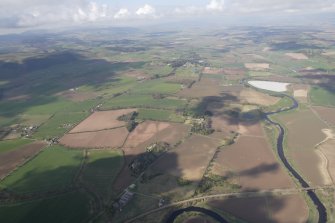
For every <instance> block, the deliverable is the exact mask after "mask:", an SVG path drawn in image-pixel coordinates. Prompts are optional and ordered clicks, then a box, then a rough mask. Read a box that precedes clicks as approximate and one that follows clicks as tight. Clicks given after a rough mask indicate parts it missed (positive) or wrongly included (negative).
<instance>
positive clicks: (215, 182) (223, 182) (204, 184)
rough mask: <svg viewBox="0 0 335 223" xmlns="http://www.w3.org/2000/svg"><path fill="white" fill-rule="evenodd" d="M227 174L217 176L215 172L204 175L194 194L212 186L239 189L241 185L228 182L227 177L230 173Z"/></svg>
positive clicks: (203, 191) (230, 175) (205, 190)
mask: <svg viewBox="0 0 335 223" xmlns="http://www.w3.org/2000/svg"><path fill="white" fill-rule="evenodd" d="M228 175H229V176H219V175H215V174H209V175H207V176H204V177H203V178H202V180H201V182H200V183H199V186H198V188H197V189H196V194H202V193H205V192H207V191H209V190H210V189H212V188H213V187H220V186H221V187H230V188H232V189H234V190H235V189H239V188H240V187H241V186H239V185H237V184H231V183H229V182H228V179H229V178H230V177H232V173H230V174H228Z"/></svg>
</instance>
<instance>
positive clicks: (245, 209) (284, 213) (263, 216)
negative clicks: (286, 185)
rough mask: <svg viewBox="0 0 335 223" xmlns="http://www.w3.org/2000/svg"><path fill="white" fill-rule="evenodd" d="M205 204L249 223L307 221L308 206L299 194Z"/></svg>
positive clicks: (217, 201)
mask: <svg viewBox="0 0 335 223" xmlns="http://www.w3.org/2000/svg"><path fill="white" fill-rule="evenodd" d="M207 204H208V205H209V206H210V207H212V208H214V209H215V210H221V211H225V212H228V213H229V214H232V215H233V216H236V217H238V218H240V219H242V220H245V221H247V222H251V223H259V222H269V223H270V222H271V223H286V222H297V223H303V222H306V221H307V219H308V206H307V205H306V203H305V201H304V198H303V197H302V196H301V195H299V194H291V195H282V196H278V197H276V196H262V197H254V198H228V199H225V200H213V201H209V202H208V203H207Z"/></svg>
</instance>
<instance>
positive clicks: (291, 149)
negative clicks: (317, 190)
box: [278, 109, 327, 185]
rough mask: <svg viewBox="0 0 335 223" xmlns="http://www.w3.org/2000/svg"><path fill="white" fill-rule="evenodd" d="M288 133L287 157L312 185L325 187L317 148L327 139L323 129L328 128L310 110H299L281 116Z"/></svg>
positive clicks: (280, 118)
mask: <svg viewBox="0 0 335 223" xmlns="http://www.w3.org/2000/svg"><path fill="white" fill-rule="evenodd" d="M278 118H279V120H280V121H281V122H282V123H283V124H284V126H285V128H286V129H287V131H286V136H287V137H286V143H287V147H288V152H287V155H288V156H289V157H290V158H291V159H292V160H293V161H292V164H293V165H294V167H295V168H297V169H298V171H300V172H301V174H302V175H303V176H304V177H305V178H306V180H307V181H309V182H310V184H311V185H324V184H325V183H326V179H325V178H324V174H323V171H326V170H324V168H322V166H325V165H323V164H322V162H323V159H322V157H320V155H319V154H318V153H317V151H316V148H315V146H316V145H317V144H318V143H320V142H321V141H323V140H324V139H325V138H326V135H325V134H324V133H323V132H322V129H326V128H327V126H326V125H325V124H324V123H323V122H322V121H321V120H320V119H318V118H317V116H316V115H315V114H314V113H313V112H312V111H311V110H310V109H304V110H298V111H296V112H290V113H286V114H283V115H280V116H279V117H278Z"/></svg>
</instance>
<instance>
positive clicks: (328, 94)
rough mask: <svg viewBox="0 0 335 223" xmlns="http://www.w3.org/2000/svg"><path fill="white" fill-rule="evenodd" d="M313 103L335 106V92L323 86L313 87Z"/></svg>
mask: <svg viewBox="0 0 335 223" xmlns="http://www.w3.org/2000/svg"><path fill="white" fill-rule="evenodd" d="M310 98H311V101H312V103H313V104H315V105H321V106H335V92H332V91H330V90H327V89H325V88H321V87H313V88H312V89H311V91H310Z"/></svg>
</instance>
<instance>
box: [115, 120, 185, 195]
mask: <svg viewBox="0 0 335 223" xmlns="http://www.w3.org/2000/svg"><path fill="white" fill-rule="evenodd" d="M189 128H190V127H189V126H187V125H184V124H178V123H167V122H154V121H145V122H143V123H141V124H139V125H138V126H137V127H136V128H135V129H134V130H133V132H131V133H130V134H129V136H128V138H127V141H126V143H125V147H123V148H122V150H123V152H124V156H125V164H124V167H123V169H122V171H121V173H120V174H119V176H122V177H118V178H117V179H116V182H115V183H114V188H115V189H116V190H120V189H123V188H125V187H127V186H128V185H129V184H131V183H132V181H133V180H134V177H132V176H131V172H130V170H129V168H128V164H129V163H130V162H131V161H132V160H133V159H134V158H135V157H136V156H137V155H139V154H141V153H144V152H145V149H146V147H147V146H149V145H150V144H152V143H155V142H167V143H169V144H170V145H172V146H173V145H175V144H176V143H177V142H179V141H180V140H182V139H183V138H185V137H186V136H187V135H188V132H189Z"/></svg>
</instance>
